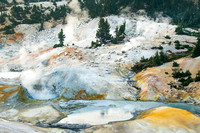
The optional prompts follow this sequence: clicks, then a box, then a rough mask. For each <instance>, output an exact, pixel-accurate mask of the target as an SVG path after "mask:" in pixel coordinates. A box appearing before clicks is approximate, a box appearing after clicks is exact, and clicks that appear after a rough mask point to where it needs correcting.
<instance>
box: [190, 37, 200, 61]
mask: <svg viewBox="0 0 200 133" xmlns="http://www.w3.org/2000/svg"><path fill="white" fill-rule="evenodd" d="M198 56H200V38H198V43H197V44H196V47H195V48H194V51H193V53H192V57H198Z"/></svg>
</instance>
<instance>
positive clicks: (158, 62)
mask: <svg viewBox="0 0 200 133" xmlns="http://www.w3.org/2000/svg"><path fill="white" fill-rule="evenodd" d="M153 63H154V65H155V66H159V65H161V64H162V62H161V60H160V56H159V54H158V51H157V52H156V54H155V56H154V58H153Z"/></svg>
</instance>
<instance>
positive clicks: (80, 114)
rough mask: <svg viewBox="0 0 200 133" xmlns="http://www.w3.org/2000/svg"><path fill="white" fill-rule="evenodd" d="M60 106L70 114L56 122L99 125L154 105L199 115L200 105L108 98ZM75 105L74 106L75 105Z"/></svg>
mask: <svg viewBox="0 0 200 133" xmlns="http://www.w3.org/2000/svg"><path fill="white" fill-rule="evenodd" d="M59 105H60V107H61V108H65V109H67V108H68V107H70V106H72V105H73V107H74V108H71V109H69V108H68V109H67V110H69V112H70V114H69V115H68V116H67V117H66V118H64V119H62V120H60V121H59V122H58V124H66V125H67V124H80V125H100V124H107V123H111V122H116V121H126V120H130V119H135V117H136V116H137V115H138V114H139V113H140V112H143V111H145V110H149V109H151V108H155V107H161V106H167V107H174V108H180V109H185V110H187V111H190V112H192V113H194V114H196V115H198V116H200V106H196V105H192V104H187V103H162V102H141V101H137V102H134V101H109V100H97V101H87V100H77V101H69V102H63V103H59ZM75 105H76V106H75Z"/></svg>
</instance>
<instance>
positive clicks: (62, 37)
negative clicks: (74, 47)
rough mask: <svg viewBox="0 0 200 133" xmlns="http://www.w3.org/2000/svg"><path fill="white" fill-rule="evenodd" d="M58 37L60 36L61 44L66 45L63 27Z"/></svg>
mask: <svg viewBox="0 0 200 133" xmlns="http://www.w3.org/2000/svg"><path fill="white" fill-rule="evenodd" d="M58 38H59V42H60V45H63V46H64V40H65V35H64V33H63V29H61V31H60V32H59V33H58Z"/></svg>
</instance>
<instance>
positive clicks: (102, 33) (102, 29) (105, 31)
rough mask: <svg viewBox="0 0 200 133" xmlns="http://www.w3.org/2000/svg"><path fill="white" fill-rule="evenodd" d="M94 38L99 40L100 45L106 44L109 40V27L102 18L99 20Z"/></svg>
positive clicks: (106, 21)
mask: <svg viewBox="0 0 200 133" xmlns="http://www.w3.org/2000/svg"><path fill="white" fill-rule="evenodd" d="M96 38H98V39H99V41H100V43H101V44H107V43H108V42H109V41H110V40H111V38H112V36H111V34H110V25H109V23H108V20H107V19H106V20H104V18H100V21H99V28H98V30H97V33H96Z"/></svg>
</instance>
